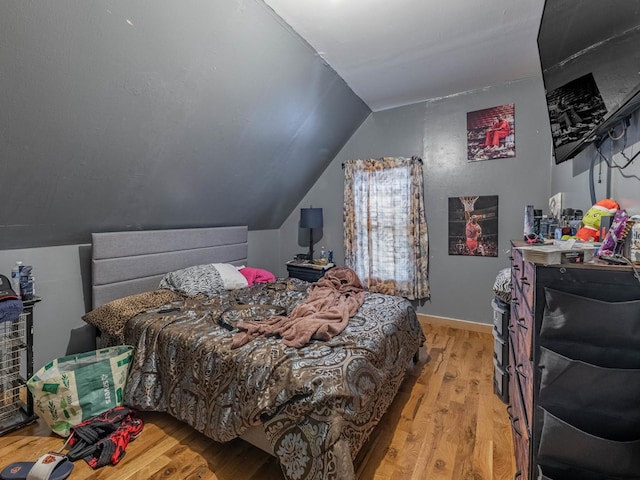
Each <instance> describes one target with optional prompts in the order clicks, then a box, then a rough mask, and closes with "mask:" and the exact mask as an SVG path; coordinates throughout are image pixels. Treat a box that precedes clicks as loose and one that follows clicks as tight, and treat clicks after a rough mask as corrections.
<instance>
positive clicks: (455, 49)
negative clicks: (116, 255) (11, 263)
mask: <svg viewBox="0 0 640 480" xmlns="http://www.w3.org/2000/svg"><path fill="white" fill-rule="evenodd" d="M542 5H543V2H542V1H541V0H519V1H517V2H514V1H513V0H491V1H490V2H468V1H467V0H454V1H449V2H425V1H422V0H397V1H394V2H388V1H383V0H366V1H365V0H361V1H355V0H349V1H347V0H305V1H304V2H300V1H295V0H291V1H288V0H266V3H265V2H264V1H263V0H237V1H231V0H224V1H214V2H211V1H207V0H185V1H182V2H175V1H171V0H157V1H154V2H152V3H149V2H143V1H141V0H133V1H131V0H109V1H106V0H99V1H96V2H84V1H78V0H56V1H55V2H51V1H49V0H34V1H30V2H0V90H1V91H2V92H3V104H2V108H1V109H0V151H1V152H2V153H1V155H2V157H1V159H0V162H1V165H2V174H1V175H0V191H1V192H2V193H3V197H4V201H3V202H0V249H10V248H25V247H32V246H45V245H60V244H74V243H85V242H89V241H90V234H91V232H97V231H109V230H136V229H155V228H183V227H197V226H211V225H232V224H247V225H249V228H250V229H251V230H260V229H273V228H279V226H280V225H281V224H282V222H283V221H284V220H285V219H286V218H287V216H288V215H289V214H290V213H291V211H292V210H293V209H294V208H295V207H296V205H297V204H298V203H299V201H300V200H301V199H302V197H303V196H304V194H305V193H306V192H307V191H308V189H309V188H310V187H311V185H313V183H314V182H315V181H316V180H317V178H318V177H319V176H320V175H321V173H322V171H323V170H324V169H325V168H326V166H327V165H328V164H329V162H331V160H332V159H333V158H334V156H335V155H336V153H337V152H338V151H339V150H340V148H342V146H343V145H344V144H345V142H346V141H347V140H348V139H349V138H350V136H351V135H352V134H353V133H354V132H355V130H356V129H357V128H358V127H359V126H360V125H361V124H362V122H363V121H364V120H365V119H366V118H367V116H368V115H369V114H370V113H371V111H372V110H373V111H375V110H382V109H386V108H390V107H394V106H398V105H405V104H410V103H415V102H418V101H421V100H425V99H428V98H433V97H439V96H446V95H450V94H454V93H456V92H461V91H467V90H472V89H476V88H482V87H485V86H489V85H496V84H501V83H504V82H507V81H510V80H514V79H518V78H522V77H527V76H532V75H538V74H539V68H540V67H539V61H538V57H537V51H536V45H535V37H536V33H537V29H538V25H539V19H540V14H541V11H542ZM301 6H304V7H305V9H304V10H301V9H300V7H301Z"/></svg>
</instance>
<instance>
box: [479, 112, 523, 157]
mask: <svg viewBox="0 0 640 480" xmlns="http://www.w3.org/2000/svg"><path fill="white" fill-rule="evenodd" d="M515 116H516V113H515V105H514V104H512V103H511V104H507V105H500V106H497V107H491V108H485V109H484V110H476V111H475V112H468V113H467V160H468V161H469V162H477V161H480V160H494V159H496V158H513V157H515V156H516V134H515Z"/></svg>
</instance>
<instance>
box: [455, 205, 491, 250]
mask: <svg viewBox="0 0 640 480" xmlns="http://www.w3.org/2000/svg"><path fill="white" fill-rule="evenodd" d="M449 255H465V256H478V257H497V256H498V196H497V195H484V196H461V197H449Z"/></svg>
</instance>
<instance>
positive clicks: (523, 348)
mask: <svg viewBox="0 0 640 480" xmlns="http://www.w3.org/2000/svg"><path fill="white" fill-rule="evenodd" d="M511 302H512V308H511V318H510V319H509V330H510V331H511V332H514V333H516V334H517V335H518V341H517V342H516V348H517V352H521V354H522V355H524V356H525V357H526V358H528V359H529V360H533V357H532V355H531V353H532V348H531V345H532V340H533V327H534V325H533V313H532V312H531V310H529V308H528V307H527V304H526V302H524V301H523V300H522V297H520V296H518V297H516V298H514V299H513V300H511ZM523 358H524V357H523Z"/></svg>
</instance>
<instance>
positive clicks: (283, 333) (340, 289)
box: [232, 267, 364, 348]
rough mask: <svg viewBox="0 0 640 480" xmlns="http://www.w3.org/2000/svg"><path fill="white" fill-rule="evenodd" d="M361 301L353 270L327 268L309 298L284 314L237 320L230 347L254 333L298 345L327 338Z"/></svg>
mask: <svg viewBox="0 0 640 480" xmlns="http://www.w3.org/2000/svg"><path fill="white" fill-rule="evenodd" d="M362 302H364V289H363V287H362V283H361V282H360V279H359V278H358V276H357V275H356V273H355V272H354V271H353V270H351V269H350V268H347V267H337V268H332V269H330V270H328V271H327V272H326V273H325V274H324V277H322V278H321V279H320V280H318V281H317V282H316V283H314V284H313V285H312V286H311V293H310V294H309V298H308V299H307V300H306V301H305V302H303V303H300V304H299V305H297V306H296V307H295V308H294V309H293V310H292V311H291V314H290V315H289V316H288V317H283V316H275V317H271V318H269V319H267V320H263V321H259V322H256V321H247V322H239V323H238V325H237V326H238V328H239V329H240V332H239V333H236V334H235V335H234V336H233V343H232V347H233V348H237V347H240V346H242V345H244V344H246V343H248V342H249V341H251V340H253V339H254V338H256V337H258V336H261V335H263V336H273V335H279V336H280V337H282V340H283V342H284V344H285V345H288V346H290V347H296V348H301V347H303V346H305V345H306V344H307V343H309V342H310V341H311V339H315V340H324V341H326V340H329V339H331V338H332V337H333V336H335V335H337V334H339V333H340V332H342V330H344V329H345V327H346V326H347V323H348V322H349V318H350V317H352V316H354V315H355V314H356V312H357V311H358V309H359V308H360V306H361V305H362Z"/></svg>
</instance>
